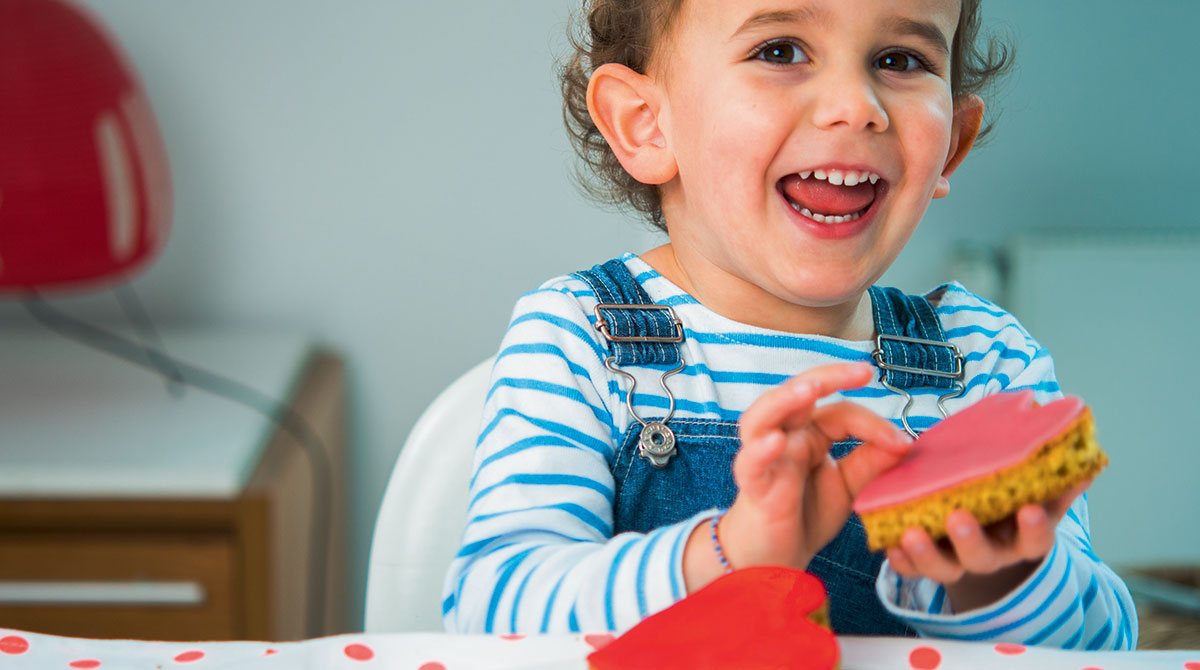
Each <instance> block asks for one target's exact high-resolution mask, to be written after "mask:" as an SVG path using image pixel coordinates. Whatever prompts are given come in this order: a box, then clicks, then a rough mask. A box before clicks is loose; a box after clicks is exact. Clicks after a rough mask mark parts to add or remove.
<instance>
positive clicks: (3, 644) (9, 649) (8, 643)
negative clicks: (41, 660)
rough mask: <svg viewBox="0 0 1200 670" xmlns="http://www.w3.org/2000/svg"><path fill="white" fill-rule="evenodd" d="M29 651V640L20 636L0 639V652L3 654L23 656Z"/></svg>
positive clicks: (7, 636)
mask: <svg viewBox="0 0 1200 670" xmlns="http://www.w3.org/2000/svg"><path fill="white" fill-rule="evenodd" d="M27 651H29V640H26V639H25V638H23V637H21V636H20V635H6V636H4V637H0V652H2V653H5V654H24V653H25V652H27Z"/></svg>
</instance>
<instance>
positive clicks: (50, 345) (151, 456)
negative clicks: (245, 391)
mask: <svg viewBox="0 0 1200 670" xmlns="http://www.w3.org/2000/svg"><path fill="white" fill-rule="evenodd" d="M162 336H163V341H164V343H165V348H166V350H167V351H168V352H169V353H170V354H171V355H172V356H174V357H176V358H179V359H181V360H183V361H186V362H187V363H190V364H192V365H195V366H198V367H201V368H205V369H207V370H209V371H211V372H215V373H218V374H220V375H222V376H225V377H229V378H232V379H234V380H237V381H239V382H241V383H243V384H246V385H248V386H250V387H252V388H254V389H256V390H258V391H260V392H262V393H264V394H266V395H268V396H271V397H272V398H275V399H279V400H281V401H282V400H285V399H286V398H287V397H288V396H289V394H290V392H291V390H292V386H293V384H295V383H296V382H297V376H298V373H299V372H300V370H301V365H302V363H303V362H304V360H305V357H306V356H307V354H308V353H309V351H310V349H311V344H310V342H309V341H308V340H307V338H305V337H302V336H300V335H296V334H294V333H280V332H261V331H260V332H234V331H229V330H225V331H221V330H211V329H209V330H200V329H195V330H186V331H183V330H165V331H164V332H163V333H162ZM0 426H3V430H0V497H29V496H45V497H55V498H62V497H166V496H170V497H198V498H231V497H234V496H236V495H237V494H238V493H239V492H240V491H241V490H242V488H243V487H244V486H245V484H246V483H247V481H248V480H249V477H250V475H251V474H252V472H253V470H254V466H255V465H256V463H257V462H258V458H259V454H260V451H261V450H262V448H263V447H264V446H265V442H266V438H267V437H268V436H269V435H270V434H271V433H272V430H273V428H272V424H271V422H270V421H269V420H268V419H267V418H266V417H264V416H263V415H262V414H260V413H259V412H257V411H255V410H253V409H250V408H248V407H245V406H243V405H241V404H238V403H235V402H233V401H230V400H227V399H225V398H220V397H217V396H214V395H211V394H209V393H206V392H204V391H201V390H198V389H195V388H191V387H188V388H186V389H185V391H184V392H183V394H182V395H181V396H179V397H174V396H172V394H170V393H168V392H167V385H166V383H165V381H164V380H163V378H162V377H160V376H158V375H157V374H155V373H153V372H151V371H149V370H147V369H145V368H143V367H140V366H137V365H134V364H131V363H129V362H126V361H124V360H121V359H119V358H116V357H114V356H112V355H109V354H107V353H103V352H101V351H98V350H96V349H92V348H90V347H87V346H85V345H82V344H80V343H78V342H75V341H73V340H67V339H64V338H62V337H59V336H58V335H55V334H53V333H51V332H49V331H46V330H29V331H16V332H13V331H2V332H0Z"/></svg>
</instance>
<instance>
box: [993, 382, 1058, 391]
mask: <svg viewBox="0 0 1200 670" xmlns="http://www.w3.org/2000/svg"><path fill="white" fill-rule="evenodd" d="M1025 389H1029V390H1030V391H1041V392H1043V393H1060V392H1062V387H1061V386H1059V385H1058V382H1056V381H1052V380H1047V381H1043V382H1038V383H1036V384H1025V385H1023V386H1013V387H1010V388H1006V389H1004V390H1005V391H1024V390H1025Z"/></svg>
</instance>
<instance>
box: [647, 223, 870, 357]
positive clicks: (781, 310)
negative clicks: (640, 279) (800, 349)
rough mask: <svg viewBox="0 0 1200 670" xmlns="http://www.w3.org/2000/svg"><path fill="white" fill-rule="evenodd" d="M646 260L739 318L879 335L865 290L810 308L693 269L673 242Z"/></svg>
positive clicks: (847, 336)
mask: <svg viewBox="0 0 1200 670" xmlns="http://www.w3.org/2000/svg"><path fill="white" fill-rule="evenodd" d="M641 259H642V260H643V261H645V262H646V263H647V264H648V265H649V266H650V267H652V268H654V270H655V271H656V272H658V273H659V274H660V275H662V276H663V277H665V278H667V280H669V281H670V282H672V283H673V284H675V285H676V286H678V287H680V288H681V289H683V290H684V291H686V292H687V293H688V294H689V295H691V296H692V297H693V298H695V299H696V300H698V301H699V302H700V304H702V305H704V306H705V307H707V308H709V309H711V310H712V311H714V312H716V313H717V314H720V315H721V316H723V317H725V318H727V319H732V320H734V321H737V322H739V323H744V324H747V325H751V326H757V327H759V328H767V329H770V330H778V331H782V332H787V333H797V334H805V335H823V336H826V337H834V338H838V339H843V340H869V339H871V338H872V337H874V336H875V323H874V319H873V318H872V316H871V301H870V298H869V297H868V296H867V294H866V293H865V292H864V293H861V294H859V295H858V297H857V298H856V299H854V300H850V301H847V302H844V303H840V304H837V305H830V306H823V307H810V306H806V305H797V304H795V303H791V302H788V301H785V300H783V299H781V298H778V297H776V296H774V295H771V294H770V293H768V292H767V291H764V290H763V289H762V288H760V287H758V286H755V285H753V284H750V283H748V282H743V283H742V285H734V284H730V283H727V282H716V281H711V280H708V279H707V278H706V273H704V272H688V271H687V269H686V266H685V264H683V263H680V262H679V259H678V258H677V257H676V254H675V250H674V248H673V247H672V246H671V245H670V244H669V243H668V244H664V245H663V246H661V247H656V248H654V249H651V250H650V251H647V252H645V253H643V254H641Z"/></svg>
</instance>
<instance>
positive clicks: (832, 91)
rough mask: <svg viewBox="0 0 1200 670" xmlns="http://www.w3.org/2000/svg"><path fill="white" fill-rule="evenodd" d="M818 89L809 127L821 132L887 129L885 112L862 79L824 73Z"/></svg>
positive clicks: (854, 76) (869, 84) (870, 88)
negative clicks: (823, 79)
mask: <svg viewBox="0 0 1200 670" xmlns="http://www.w3.org/2000/svg"><path fill="white" fill-rule="evenodd" d="M825 80H826V81H825V82H823V84H824V85H823V86H821V87H820V89H819V93H818V95H817V99H816V101H815V108H814V110H813V116H812V121H813V125H815V126H817V127H818V128H821V129H834V128H838V127H845V128H846V129H849V130H870V131H874V132H883V131H884V130H887V127H888V124H889V120H888V115H887V111H886V110H884V108H883V104H882V103H881V102H880V101H879V97H878V96H877V95H876V94H875V89H874V88H873V87H872V86H871V82H870V81H868V79H867V78H866V77H863V76H860V75H856V74H847V73H844V72H841V73H839V72H827V73H826V75H825Z"/></svg>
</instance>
